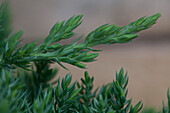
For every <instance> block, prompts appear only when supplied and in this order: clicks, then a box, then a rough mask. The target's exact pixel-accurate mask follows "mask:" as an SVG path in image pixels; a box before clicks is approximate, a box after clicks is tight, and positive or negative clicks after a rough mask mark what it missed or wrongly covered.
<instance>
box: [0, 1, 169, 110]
mask: <svg viewBox="0 0 170 113" xmlns="http://www.w3.org/2000/svg"><path fill="white" fill-rule="evenodd" d="M82 17H83V15H78V16H73V17H71V18H70V19H68V20H66V21H62V22H57V23H56V24H55V25H54V26H53V27H52V29H51V31H50V33H49V35H48V36H47V37H46V38H45V39H44V41H43V42H42V43H41V44H39V45H38V44H37V43H38V42H39V40H37V41H33V42H31V43H27V44H25V45H24V46H20V42H21V37H22V34H23V31H19V32H17V33H13V32H12V31H11V26H10V19H11V18H10V12H9V7H8V3H7V2H3V3H2V4H1V6H0V100H1V101H0V112H1V113H128V112H129V113H138V112H139V111H140V110H141V108H142V106H143V104H142V102H141V101H140V102H138V103H137V104H136V105H132V99H128V98H127V94H128V89H127V85H128V80H129V79H128V76H127V73H124V70H123V68H122V69H121V70H120V72H119V73H116V79H114V80H113V82H111V83H108V84H106V85H103V86H102V87H101V88H97V89H94V88H93V81H94V78H93V77H91V76H89V74H88V72H85V74H84V78H81V82H77V81H74V82H72V75H71V74H67V75H66V76H65V77H64V78H63V79H60V77H59V78H58V79H57V80H56V81H54V82H51V81H52V80H53V79H54V78H55V77H56V74H57V72H58V70H57V68H51V67H50V66H51V64H53V63H58V64H59V66H61V67H63V68H64V69H67V70H68V68H66V67H65V66H64V65H63V63H68V64H70V65H73V66H76V67H79V68H83V69H86V68H87V67H86V65H85V63H87V62H93V61H96V57H97V56H98V55H99V53H98V52H99V51H100V50H95V49H93V47H94V46H96V45H101V44H115V43H127V42H129V41H131V40H132V39H134V38H136V37H138V36H139V35H138V34H136V33H138V32H140V31H142V30H144V29H147V28H150V27H151V26H152V25H153V24H155V23H156V21H157V19H158V18H159V17H160V13H158V14H155V15H153V16H150V17H142V18H140V19H138V20H136V21H134V22H132V23H130V24H129V25H126V26H116V25H109V24H105V25H102V26H100V27H99V28H97V29H96V30H94V31H92V32H91V33H89V34H88V35H87V37H84V38H85V41H84V42H83V43H80V44H78V43H77V42H78V41H79V40H80V39H81V38H83V35H82V36H80V37H79V38H78V39H76V40H75V41H74V42H73V43H71V44H66V45H63V44H61V43H60V42H59V41H60V40H63V39H68V38H72V37H74V36H75V35H76V33H75V32H74V30H75V29H76V28H77V27H78V26H79V25H80V24H81V23H82ZM18 68H21V69H24V71H23V70H21V69H20V70H19V69H18ZM164 111H166V110H165V107H164Z"/></svg>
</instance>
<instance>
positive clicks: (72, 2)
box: [11, 0, 170, 109]
mask: <svg viewBox="0 0 170 113" xmlns="http://www.w3.org/2000/svg"><path fill="white" fill-rule="evenodd" d="M169 5H170V0H11V6H12V11H13V16H14V24H13V26H14V28H15V31H18V30H20V29H22V30H24V32H25V34H24V42H25V43H27V42H31V41H33V40H36V39H37V38H39V37H43V38H45V37H46V36H47V35H48V32H49V30H50V28H51V27H52V26H53V25H54V24H55V22H56V21H62V20H65V19H68V18H69V17H71V16H73V15H77V14H84V18H83V19H84V22H83V23H82V25H81V26H80V27H79V28H78V29H77V30H76V32H77V34H78V36H79V35H81V34H85V36H86V35H87V34H88V33H89V32H90V31H92V30H94V29H95V28H97V27H99V26H100V25H102V24H105V23H110V24H116V25H120V26H122V25H127V24H129V23H130V22H132V21H134V20H136V19H138V18H140V17H142V16H151V15H153V14H155V13H157V12H161V13H162V17H161V18H160V19H159V21H158V23H157V24H156V25H154V26H153V27H152V28H150V29H148V30H146V31H143V32H140V34H141V35H140V37H139V38H137V39H135V40H133V41H132V42H130V43H127V44H116V45H109V46H106V45H105V46H98V47H96V48H97V49H103V50H104V51H102V52H100V56H99V57H98V61H96V62H94V63H90V64H88V65H87V67H88V72H89V74H90V75H92V76H95V86H96V87H97V86H101V85H102V84H106V83H108V82H111V81H112V79H113V78H114V77H115V76H114V75H115V72H116V70H117V71H119V69H120V68H121V67H124V69H125V70H127V71H128V75H129V77H130V81H129V97H133V100H134V102H135V103H136V102H137V101H139V100H143V103H144V106H145V107H146V106H147V107H150V106H153V107H157V108H158V109H160V108H161V106H162V100H167V99H166V92H167V88H168V87H170V73H169V70H170V12H169V11H170V7H169ZM74 39H75V38H73V39H72V40H65V41H64V43H69V42H72V41H73V40H74ZM66 66H67V67H68V68H69V69H70V72H71V73H72V75H73V79H80V77H82V76H84V75H83V73H84V71H85V70H83V69H78V68H76V67H73V66H70V65H66ZM66 73H69V71H66V70H64V69H62V68H60V72H59V74H58V75H59V76H64V75H65V74H66ZM166 102H167V101H166Z"/></svg>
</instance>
